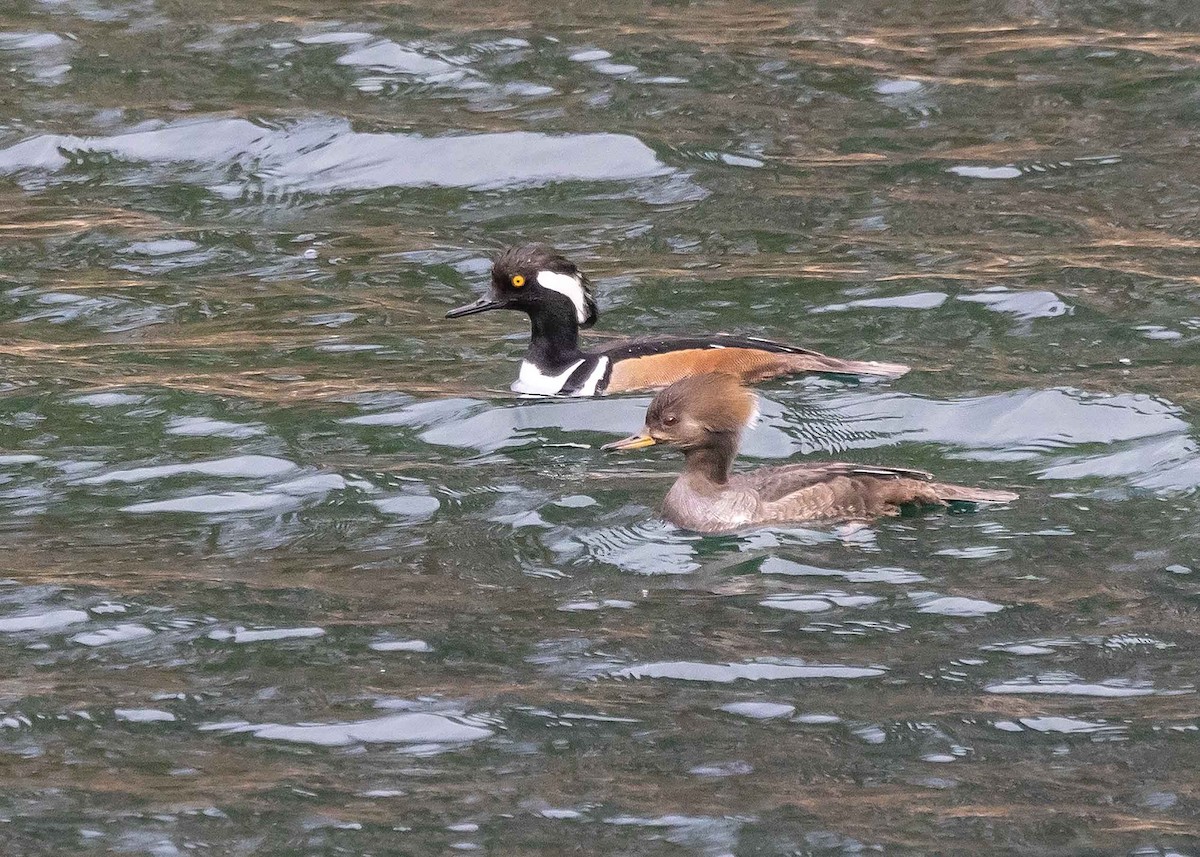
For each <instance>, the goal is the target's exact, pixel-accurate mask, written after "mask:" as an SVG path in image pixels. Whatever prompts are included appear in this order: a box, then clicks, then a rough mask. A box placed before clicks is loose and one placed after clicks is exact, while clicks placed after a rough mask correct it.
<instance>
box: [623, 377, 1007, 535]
mask: <svg viewBox="0 0 1200 857" xmlns="http://www.w3.org/2000/svg"><path fill="white" fill-rule="evenodd" d="M755 410H756V409H755V400H754V394H753V393H751V392H750V391H749V390H747V389H746V388H745V387H743V386H741V385H740V384H739V383H738V381H737V379H736V378H734V377H732V376H731V375H724V374H709V375H697V376H694V377H691V378H685V379H684V380H682V381H677V382H676V383H674V384H672V385H671V386H670V387H667V389H665V390H663V391H662V392H660V393H659V394H658V395H657V396H655V397H654V401H652V402H651V403H650V408H649V410H648V411H646V426H645V428H644V429H643V430H642V432H641V433H640V434H635V435H633V436H632V437H627V438H625V439H624V440H618V441H615V442H613V443H610V444H606V445H605V446H604V449H640V448H642V447H644V446H651V445H653V444H655V443H666V444H671V445H672V446H677V447H679V448H680V449H682V450H683V454H684V457H685V459H686V463H685V464H684V468H683V474H682V475H681V476H680V477H679V479H677V480H676V481H675V484H674V485H673V486H671V490H670V491H669V492H667V499H666V502H665V504H664V505H663V516H664V517H665V518H666V519H667V520H668V521H670V522H671V523H673V524H675V525H677V526H680V527H683V528H684V529H688V530H695V531H697V532H701V533H728V532H733V531H736V530H742V529H746V528H748V527H757V526H763V525H765V524H783V523H789V522H790V523H795V522H799V521H815V520H831V521H864V520H868V519H870V518H875V517H878V516H880V515H898V514H900V510H901V507H903V506H909V505H918V506H947V505H949V504H950V503H952V502H965V503H1007V502H1009V501H1011V500H1015V499H1017V495H1016V494H1014V493H1012V492H1011V491H994V490H989V489H985V488H968V487H966V486H963V485H948V484H945V483H941V482H934V481H933V477H932V476H931V475H930V474H928V473H925V472H924V471H922V470H907V469H904V468H899V467H871V466H869V465H862V464H836V463H830V464H788V465H784V466H783V467H764V468H762V469H760V470H753V471H751V472H749V473H731V472H730V466H731V465H732V464H733V458H734V456H735V455H736V454H737V449H738V441H739V440H740V438H741V433H742V429H743V428H745V427H746V426H747V425H748V424H749V423H750V421H751V420H752V419H753V418H754V414H755Z"/></svg>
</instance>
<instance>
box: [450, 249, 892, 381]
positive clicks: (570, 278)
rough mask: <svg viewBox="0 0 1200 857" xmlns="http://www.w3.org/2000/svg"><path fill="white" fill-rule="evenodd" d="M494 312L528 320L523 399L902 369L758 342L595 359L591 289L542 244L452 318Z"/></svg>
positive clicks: (733, 340) (517, 252)
mask: <svg viewBox="0 0 1200 857" xmlns="http://www.w3.org/2000/svg"><path fill="white" fill-rule="evenodd" d="M493 309H515V310H520V311H521V312H524V313H525V314H526V315H528V316H529V321H530V324H531V326H532V336H531V338H530V342H529V350H528V351H527V352H526V353H525V359H524V360H523V361H522V363H521V372H520V375H519V376H518V377H517V380H516V381H515V382H514V383H513V385H512V389H513V391H514V392H517V393H534V394H538V395H543V396H599V395H603V394H605V393H623V392H626V391H628V390H648V389H657V388H659V387H665V386H666V385H668V384H670V383H671V382H672V381H678V380H679V379H680V378H686V377H688V376H689V375H698V374H701V373H704V372H727V373H729V374H731V375H735V376H737V377H738V378H740V379H741V380H742V381H743V382H746V383H753V382H755V381H762V380H764V379H766V378H773V377H775V376H776V375H789V374H796V373H807V372H824V373H830V374H837V375H881V376H883V377H885V378H897V377H899V376H901V375H903V374H904V373H905V372H907V371H908V367H907V366H902V365H900V364H898V363H876V362H873V361H863V360H839V359H838V358H836V357H826V356H825V355H824V354H819V353H817V352H816V351H809V350H807V349H805V348H797V347H796V346H794V345H782V344H780V343H778V342H771V341H770V340H768V339H758V338H757V337H753V336H731V335H729V334H725V333H718V334H716V335H713V336H691V337H655V338H651V339H633V340H623V341H620V342H617V343H615V344H612V345H607V346H605V347H603V348H598V349H596V350H594V351H583V350H581V349H580V347H579V330H580V328H587V327H591V326H592V325H593V324H595V323H596V318H597V315H598V313H597V311H596V303H595V301H593V300H592V290H591V284H590V283H589V282H588V279H587V277H585V276H584V275H583V274H582V273H581V272H580V271H579V269H578V268H577V267H575V264H574V263H573V262H571V261H570V260H568V259H565V258H563V257H562V256H560V255H559V254H558V253H556V252H554V251H553V250H551V249H550V248H549V247H546V246H544V245H541V244H526V245H525V246H524V247H512V248H510V249H508V250H506V251H504V253H502V254H501V255H500V257H499V258H498V259H497V260H496V262H495V264H494V265H493V266H492V288H491V291H490V293H489V294H488V295H485V296H484V297H482V298H480V299H479V300H477V301H475V302H474V303H469V304H467V305H466V306H460V307H458V308H457V309H452V310H450V312H448V313H446V318H460V317H462V316H465V315H474V314H475V313H477V312H487V311H488V310H493Z"/></svg>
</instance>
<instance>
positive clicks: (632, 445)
mask: <svg viewBox="0 0 1200 857" xmlns="http://www.w3.org/2000/svg"><path fill="white" fill-rule="evenodd" d="M755 411H756V403H755V398H754V394H753V393H752V392H750V391H749V390H747V389H746V388H745V387H743V386H742V385H741V383H740V382H739V381H738V379H737V378H735V377H733V376H732V375H726V374H725V373H720V372H718V373H709V374H705V375H693V376H691V377H689V378H684V379H683V380H681V381H676V382H675V383H674V384H672V385H671V386H669V387H667V388H666V389H665V390H663V391H661V392H660V393H659V394H658V395H657V396H655V397H654V400H653V401H652V402H651V403H650V407H649V409H648V410H647V411H646V426H645V428H644V429H642V432H641V433H640V434H635V435H633V436H631V437H627V438H625V439H624V440H618V441H616V442H614V443H610V444H606V445H605V446H604V449H640V448H641V447H644V446H651V445H653V444H656V443H665V444H670V445H671V446H677V447H679V448H680V449H683V450H685V451H687V450H693V449H703V448H706V447H713V446H721V447H722V448H727V447H731V446H732V447H733V448H736V446H737V439H738V437H739V436H740V435H741V432H742V429H744V428H745V427H746V426H747V425H749V423H750V421H751V420H752V419H753V418H754V414H755Z"/></svg>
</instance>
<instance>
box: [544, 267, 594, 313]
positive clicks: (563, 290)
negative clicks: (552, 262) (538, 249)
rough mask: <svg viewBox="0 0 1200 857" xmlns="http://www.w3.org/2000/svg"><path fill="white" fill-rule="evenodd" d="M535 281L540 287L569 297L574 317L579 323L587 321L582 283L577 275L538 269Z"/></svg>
mask: <svg viewBox="0 0 1200 857" xmlns="http://www.w3.org/2000/svg"><path fill="white" fill-rule="evenodd" d="M537 281H538V285H539V286H541V287H542V288H546V289H549V290H550V291H552V292H558V293H559V294H560V295H563V296H565V297H567V298H568V299H570V301H571V303H573V304H575V318H576V319H577V320H578V321H579V323H580V324H583V323H584V322H586V321H587V319H588V311H587V303H586V302H585V301H584V299H583V283H581V282H579V277H578V276H574V277H572V276H571V275H570V274H560V273H558V272H557V271H538V275H537Z"/></svg>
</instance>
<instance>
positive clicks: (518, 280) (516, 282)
mask: <svg viewBox="0 0 1200 857" xmlns="http://www.w3.org/2000/svg"><path fill="white" fill-rule="evenodd" d="M512 284H513V288H514V289H519V288H521V286H523V285H525V278H524V277H523V276H521V275H520V274H513V278H512Z"/></svg>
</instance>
